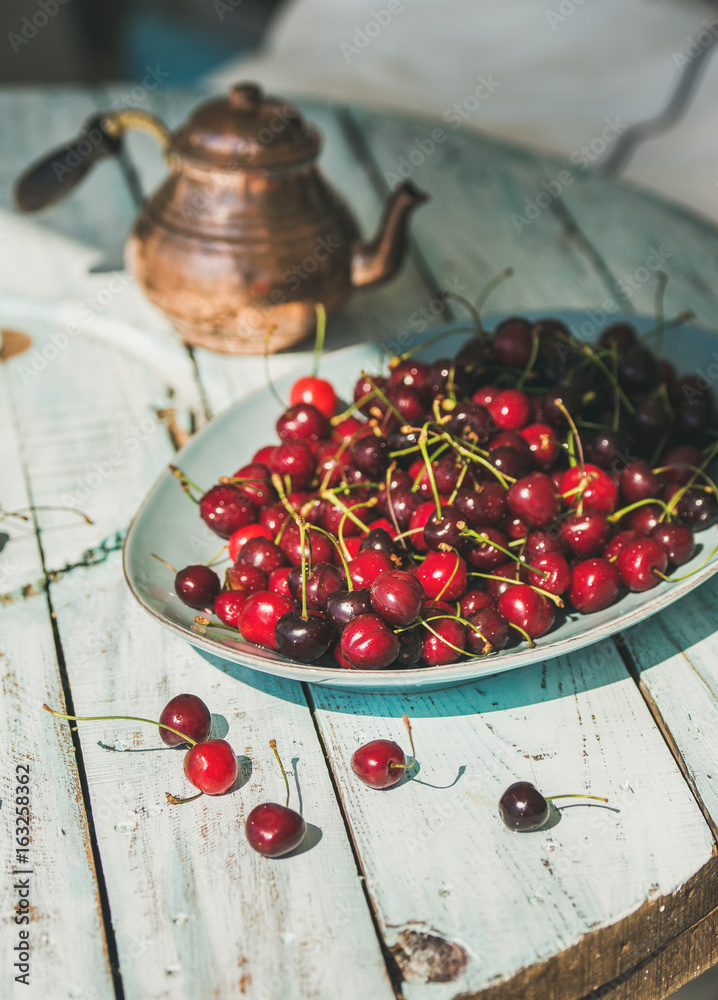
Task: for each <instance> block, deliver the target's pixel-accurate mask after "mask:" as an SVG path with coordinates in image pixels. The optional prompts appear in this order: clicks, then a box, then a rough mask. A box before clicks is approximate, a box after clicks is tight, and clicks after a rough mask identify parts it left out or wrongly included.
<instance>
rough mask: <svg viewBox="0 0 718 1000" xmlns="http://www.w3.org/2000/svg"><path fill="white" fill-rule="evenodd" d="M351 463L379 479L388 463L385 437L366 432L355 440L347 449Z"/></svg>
mask: <svg viewBox="0 0 718 1000" xmlns="http://www.w3.org/2000/svg"><path fill="white" fill-rule="evenodd" d="M349 453H350V456H351V461H352V465H355V466H356V468H357V469H359V470H360V471H361V472H363V473H365V474H366V475H367V476H371V477H372V478H373V479H380V478H381V477H382V476H383V475H384V473H385V471H386V469H387V466H388V465H389V448H388V447H387V442H386V438H384V437H377V436H376V435H375V434H367V435H365V436H364V437H360V438H359V440H358V441H355V442H354V444H352V446H351V448H350V449H349Z"/></svg>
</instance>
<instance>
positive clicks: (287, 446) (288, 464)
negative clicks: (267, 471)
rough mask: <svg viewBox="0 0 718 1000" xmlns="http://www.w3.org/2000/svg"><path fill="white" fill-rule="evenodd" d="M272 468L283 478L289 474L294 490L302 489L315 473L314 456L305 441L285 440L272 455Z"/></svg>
mask: <svg viewBox="0 0 718 1000" xmlns="http://www.w3.org/2000/svg"><path fill="white" fill-rule="evenodd" d="M270 468H271V470H272V472H274V473H276V474H277V475H278V476H281V477H282V479H284V477H285V476H289V478H290V480H291V483H292V489H293V490H301V489H303V488H304V487H305V486H307V485H308V484H309V483H310V482H311V479H312V476H313V475H314V456H313V455H312V452H311V450H310V449H309V447H308V446H307V445H306V444H305V443H304V442H303V441H285V442H283V443H282V444H280V445H279V446H278V448H277V449H276V451H275V452H274V454H273V455H272V458H271V462H270Z"/></svg>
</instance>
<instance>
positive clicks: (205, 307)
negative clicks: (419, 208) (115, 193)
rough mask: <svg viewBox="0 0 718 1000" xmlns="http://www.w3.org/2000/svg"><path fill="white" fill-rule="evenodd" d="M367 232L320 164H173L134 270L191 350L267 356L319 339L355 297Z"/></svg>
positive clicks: (131, 256) (147, 219) (142, 217)
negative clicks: (356, 267)
mask: <svg viewBox="0 0 718 1000" xmlns="http://www.w3.org/2000/svg"><path fill="white" fill-rule="evenodd" d="M358 236H359V232H358V227H357V224H356V222H355V220H354V217H353V216H352V214H351V212H350V211H349V209H348V208H347V206H346V204H345V203H344V201H343V200H342V199H341V197H340V196H339V195H338V194H337V193H336V192H335V191H334V190H333V189H332V188H331V187H330V185H329V184H328V183H327V181H326V179H325V178H324V176H323V175H322V173H321V171H320V170H319V168H318V167H317V165H316V164H315V163H309V164H304V165H302V166H300V167H295V168H289V169H285V170H275V171H272V170H257V169H255V170H244V169H235V170H228V169H218V168H216V167H212V166H204V165H200V164H197V163H188V162H186V161H182V160H178V159H175V160H174V161H173V162H172V169H171V172H170V175H169V177H168V178H167V179H166V180H165V182H164V183H163V184H162V185H161V186H160V188H159V189H158V190H157V191H156V192H155V194H154V195H152V196H151V197H150V198H149V200H148V201H147V202H146V203H145V205H144V206H143V208H142V210H141V212H140V214H139V216H138V218H137V220H136V222H135V225H134V227H133V230H132V233H131V235H130V238H129V241H128V244H127V265H128V267H129V268H130V270H131V271H132V272H133V273H134V275H135V276H136V278H137V281H138V282H139V284H140V285H141V286H142V288H143V289H144V291H145V294H146V295H147V297H148V298H149V299H150V300H151V301H152V302H153V303H154V304H155V305H157V306H158V307H159V308H160V309H161V310H162V311H163V312H164V313H166V315H167V316H168V317H169V318H170V320H171V322H172V324H173V325H174V327H175V328H176V329H177V330H178V332H179V333H180V334H181V336H182V337H183V339H184V340H185V341H186V342H188V343H190V344H194V345H196V346H199V347H206V348H209V349H210V350H213V351H222V352H225V353H230V354H261V353H262V352H263V351H264V350H265V341H266V339H267V335H268V334H269V332H270V331H272V332H271V335H270V337H269V350H270V351H272V352H274V351H277V350H282V349H283V348H286V347H290V346H291V345H293V344H296V343H299V342H300V341H301V340H303V339H304V338H305V337H307V336H308V335H309V334H311V333H312V332H313V330H314V326H315V322H316V315H315V308H314V307H315V303H317V302H322V303H323V304H324V306H325V307H326V309H327V310H328V311H330V310H333V309H335V308H336V307H337V306H339V305H340V304H341V303H342V302H343V301H344V300H345V299H346V298H347V297H348V296H349V294H350V293H351V291H352V279H351V265H352V253H353V247H354V245H355V243H356V241H357V239H358Z"/></svg>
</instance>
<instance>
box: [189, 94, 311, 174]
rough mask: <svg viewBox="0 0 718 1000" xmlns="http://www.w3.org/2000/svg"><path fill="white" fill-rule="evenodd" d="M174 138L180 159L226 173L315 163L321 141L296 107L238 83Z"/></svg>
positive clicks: (204, 107)
mask: <svg viewBox="0 0 718 1000" xmlns="http://www.w3.org/2000/svg"><path fill="white" fill-rule="evenodd" d="M173 138H174V148H175V150H176V151H177V152H179V153H180V155H182V156H188V157H190V158H192V159H194V160H206V161H210V163H211V164H212V165H214V166H216V167H220V168H222V167H224V168H226V169H236V168H238V167H239V168H241V167H275V166H276V167H286V166H296V165H298V164H300V163H304V162H306V161H307V160H311V159H313V158H314V157H315V156H316V155H317V153H318V151H319V146H320V141H321V140H320V137H319V133H318V132H317V130H316V129H315V128H313V127H312V126H311V125H308V124H307V122H306V121H305V120H304V118H303V117H302V116H301V115H300V113H299V111H298V110H297V108H295V107H294V106H293V105H292V104H289V103H288V102H287V101H284V100H282V98H281V97H272V96H270V95H268V94H267V95H265V94H264V93H263V91H262V89H261V87H259V86H258V85H257V84H255V83H236V84H234V86H233V87H231V89H230V91H229V93H228V94H227V96H226V97H216V98H212V99H211V100H209V101H206V102H205V103H204V104H201V105H200V106H199V107H198V108H197V110H196V111H195V112H194V113H193V114H192V115H191V116H190V118H189V119H188V120H187V121H186V122H185V124H184V125H182V126H181V127H180V128H179V129H178V130H177V132H175V134H174V137H173Z"/></svg>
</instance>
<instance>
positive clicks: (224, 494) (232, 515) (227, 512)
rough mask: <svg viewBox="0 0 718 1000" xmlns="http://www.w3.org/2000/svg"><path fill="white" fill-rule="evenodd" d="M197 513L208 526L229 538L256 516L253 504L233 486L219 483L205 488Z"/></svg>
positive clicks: (223, 536) (221, 535)
mask: <svg viewBox="0 0 718 1000" xmlns="http://www.w3.org/2000/svg"><path fill="white" fill-rule="evenodd" d="M199 514H200V517H201V518H202V520H203V521H204V523H205V524H206V525H207V527H208V528H211V529H212V531H214V532H215V534H217V535H219V536H220V537H221V538H229V537H230V535H232V534H234V532H235V531H237V530H238V529H239V528H243V527H244V526H245V524H251V523H252V522H253V521H255V520H256V518H257V512H256V510H255V507H254V504H253V503H252V502H251V501H250V500H249V499H248V498H247V497H246V496H245V495H244V493H242V492H240V490H238V489H237V488H236V487H235V486H229V485H221V484H220V485H219V486H213V487H212V489H210V490H207V492H206V493H205V495H204V496H203V497H202V499H201V500H200V502H199Z"/></svg>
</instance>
